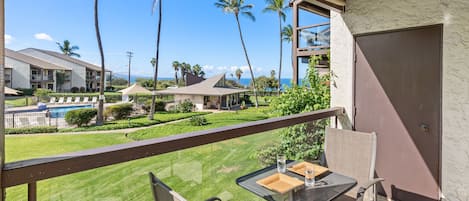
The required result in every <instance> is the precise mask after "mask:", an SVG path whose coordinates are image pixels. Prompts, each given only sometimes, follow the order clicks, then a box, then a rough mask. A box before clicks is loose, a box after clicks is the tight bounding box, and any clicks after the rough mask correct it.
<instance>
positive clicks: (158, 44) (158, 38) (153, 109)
mask: <svg viewBox="0 0 469 201" xmlns="http://www.w3.org/2000/svg"><path fill="white" fill-rule="evenodd" d="M158 2H159V4H160V5H159V9H158V31H157V36H156V55H155V74H154V75H153V92H152V95H151V106H150V114H149V115H148V119H150V120H153V118H154V115H155V102H156V95H155V92H156V84H157V83H158V63H159V56H160V37H161V11H162V8H161V7H162V0H159V1H158Z"/></svg>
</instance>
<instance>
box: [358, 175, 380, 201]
mask: <svg viewBox="0 0 469 201" xmlns="http://www.w3.org/2000/svg"><path fill="white" fill-rule="evenodd" d="M382 181H384V179H383V178H375V179H372V180H370V181H368V182H367V183H365V184H363V186H360V188H359V189H358V191H357V201H363V197H364V196H365V192H366V190H368V189H369V188H370V187H372V186H374V185H376V184H377V183H379V182H382ZM374 193H376V192H374Z"/></svg>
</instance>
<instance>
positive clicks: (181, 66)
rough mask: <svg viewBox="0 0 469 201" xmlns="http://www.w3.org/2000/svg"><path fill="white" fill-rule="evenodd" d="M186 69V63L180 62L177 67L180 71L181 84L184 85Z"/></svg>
mask: <svg viewBox="0 0 469 201" xmlns="http://www.w3.org/2000/svg"><path fill="white" fill-rule="evenodd" d="M186 67H187V64H186V62H182V63H180V65H179V68H180V69H181V81H182V83H183V84H186Z"/></svg>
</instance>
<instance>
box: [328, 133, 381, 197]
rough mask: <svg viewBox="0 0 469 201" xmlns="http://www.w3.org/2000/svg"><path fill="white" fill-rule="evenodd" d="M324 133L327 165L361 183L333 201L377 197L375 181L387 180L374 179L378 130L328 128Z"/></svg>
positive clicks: (376, 182)
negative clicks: (370, 131) (362, 130)
mask: <svg viewBox="0 0 469 201" xmlns="http://www.w3.org/2000/svg"><path fill="white" fill-rule="evenodd" d="M325 136H326V141H325V150H324V157H325V163H326V165H327V167H328V168H329V169H330V170H331V171H334V172H339V173H341V174H344V175H347V176H350V177H352V178H355V179H356V180H357V182H358V185H357V187H355V188H353V189H352V190H350V191H349V192H347V193H346V194H345V195H343V196H340V197H338V198H337V199H334V200H337V201H345V200H347V201H348V200H356V201H363V200H377V193H376V184H378V183H379V182H381V181H383V180H384V179H382V178H374V173H375V159H376V133H363V132H356V131H351V130H342V129H335V128H327V129H326V135H325ZM370 188H371V191H369V190H370Z"/></svg>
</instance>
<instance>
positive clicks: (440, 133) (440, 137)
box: [351, 24, 444, 200]
mask: <svg viewBox="0 0 469 201" xmlns="http://www.w3.org/2000/svg"><path fill="white" fill-rule="evenodd" d="M431 27H439V28H440V31H441V40H440V58H441V59H440V64H439V66H440V80H439V83H438V86H439V90H438V92H439V101H440V105H439V114H440V115H439V117H438V121H439V124H440V128H439V129H438V170H439V171H438V185H439V192H438V194H439V197H440V200H441V198H442V195H443V194H442V193H443V192H442V189H441V184H442V180H443V178H442V155H443V118H442V117H443V59H444V58H443V39H444V25H443V24H432V25H425V26H416V27H406V28H401V29H390V30H384V31H375V32H367V33H359V34H352V36H353V70H352V76H353V78H352V96H353V98H352V118H351V121H352V129H353V130H356V129H355V117H356V111H357V109H356V108H357V107H356V78H357V76H356V75H357V74H356V73H357V72H356V71H357V37H360V36H368V35H375V34H384V33H394V32H400V31H410V30H418V29H425V28H431Z"/></svg>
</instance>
